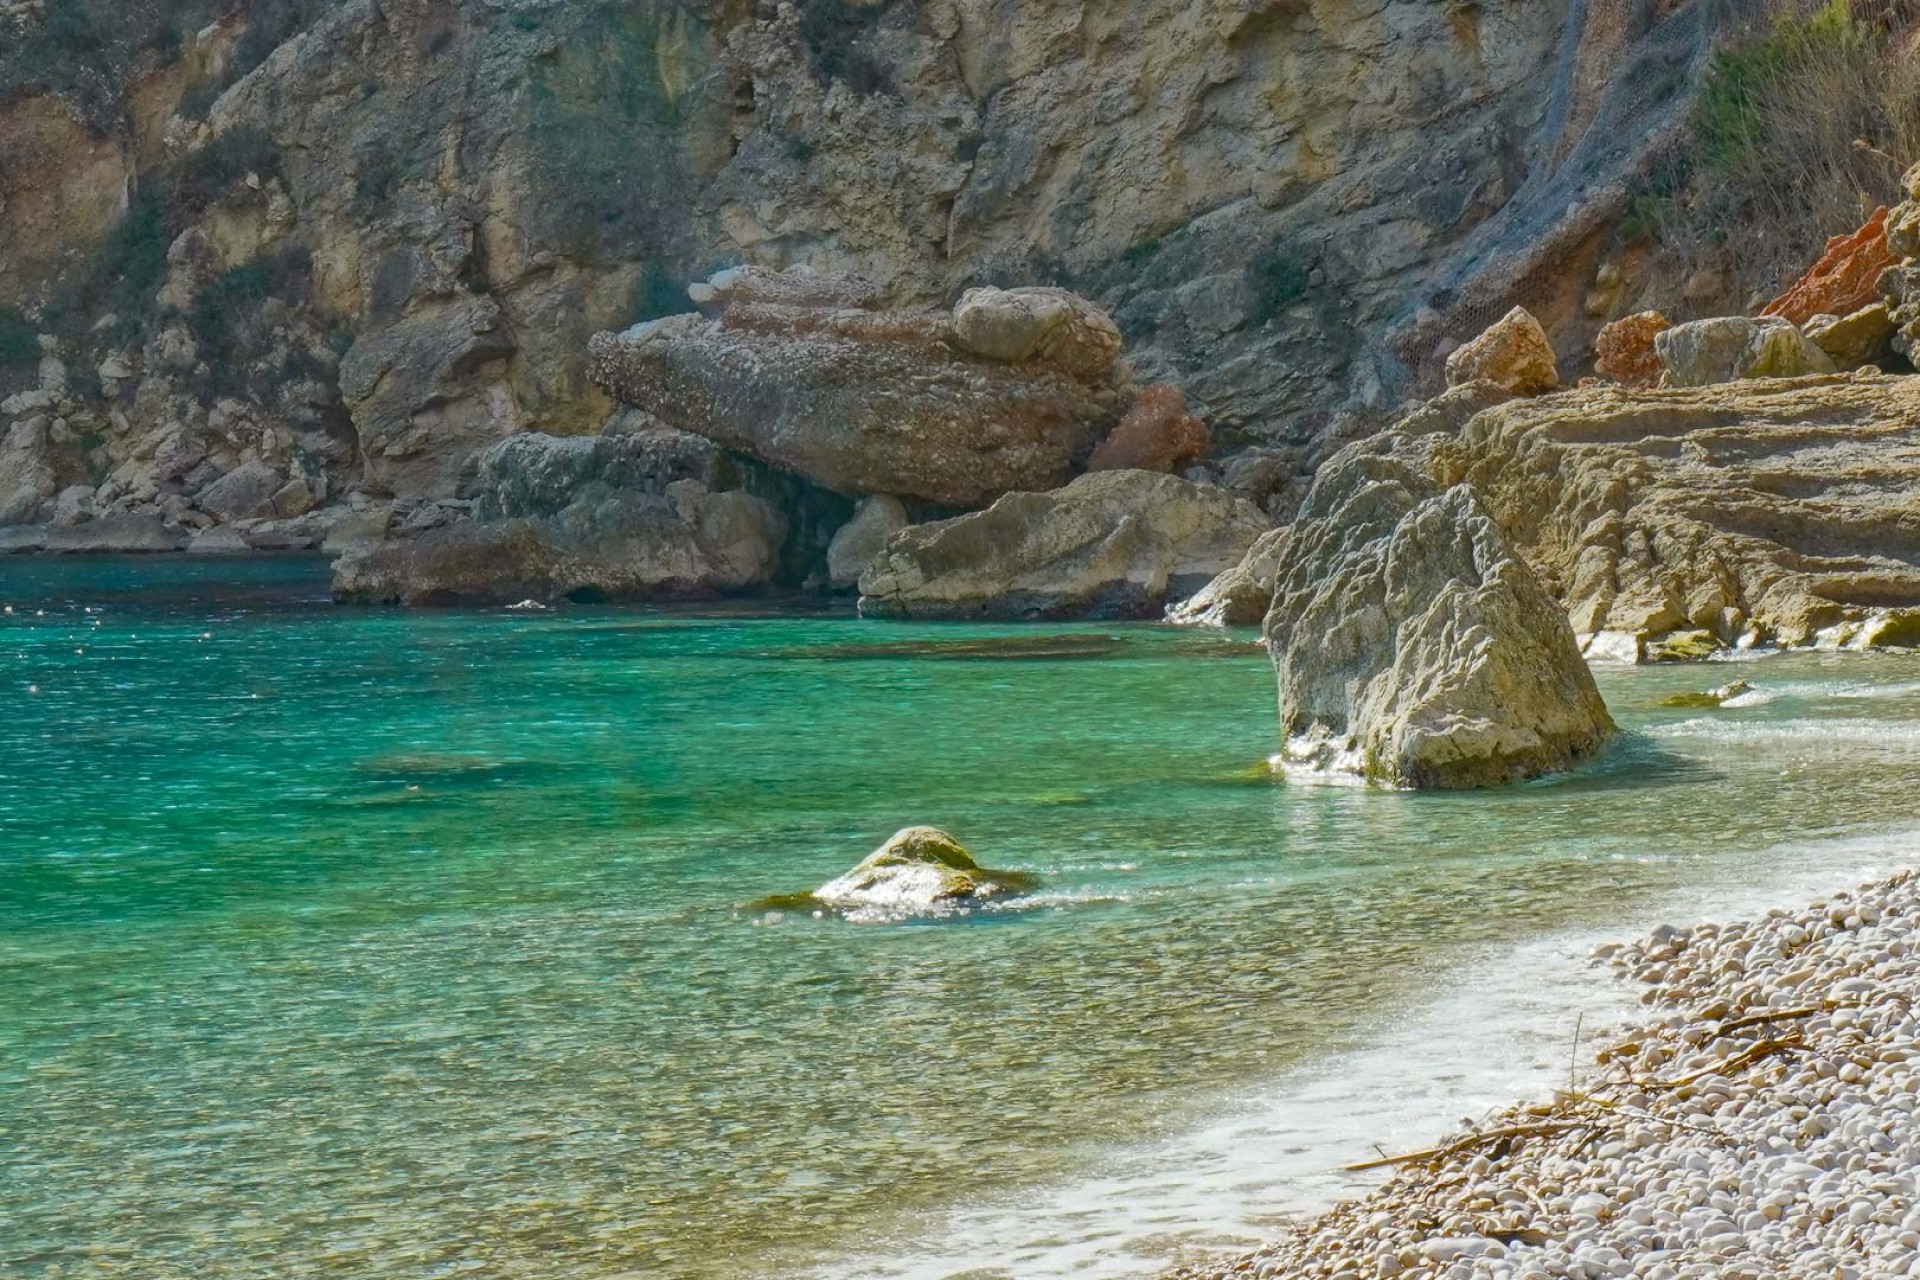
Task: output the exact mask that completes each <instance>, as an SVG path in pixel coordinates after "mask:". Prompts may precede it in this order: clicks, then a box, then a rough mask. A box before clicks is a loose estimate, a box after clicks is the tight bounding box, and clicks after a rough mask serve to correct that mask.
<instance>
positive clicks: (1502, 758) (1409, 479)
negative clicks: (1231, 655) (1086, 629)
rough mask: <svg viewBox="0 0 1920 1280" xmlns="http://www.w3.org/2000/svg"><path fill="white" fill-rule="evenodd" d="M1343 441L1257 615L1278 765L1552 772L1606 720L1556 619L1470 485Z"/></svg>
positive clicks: (1462, 779)
mask: <svg viewBox="0 0 1920 1280" xmlns="http://www.w3.org/2000/svg"><path fill="white" fill-rule="evenodd" d="M1396 449H1403V450H1406V451H1408V452H1410V453H1411V452H1413V450H1412V448H1411V441H1409V440H1408V438H1407V437H1400V436H1383V437H1376V438H1375V439H1373V440H1369V441H1363V442H1362V443H1360V444H1357V445H1353V446H1350V447H1349V448H1347V449H1345V450H1342V451H1341V452H1340V453H1339V454H1337V455H1335V456H1334V458H1333V459H1332V460H1330V461H1329V462H1328V463H1327V464H1326V466H1325V467H1324V468H1323V469H1322V470H1321V473H1320V475H1319V477H1318V478H1317V479H1316V480H1315V481H1314V485H1313V489H1312V491H1311V492H1310V493H1309V494H1308V495H1307V500H1306V502H1305V504H1304V505H1303V506H1302V508H1301V512H1300V519H1299V520H1298V521H1297V522H1296V523H1295V524H1294V526H1293V528H1292V531H1291V534H1290V536H1289V537H1288V539H1287V542H1286V547H1285V552H1284V555H1283V556H1282V558H1281V561H1280V564H1279V567H1278V572H1277V577H1276V581H1277V586H1276V588H1275V592H1274V598H1273V606H1272V609H1271V611H1270V612H1269V613H1268V615H1267V646H1268V650H1269V652H1270V653H1271V655H1272V658H1273V663H1274V668H1275V672H1276V675H1277V677H1278V681H1279V689H1280V721H1281V734H1282V738H1283V743H1284V745H1283V747H1282V751H1281V754H1280V757H1279V760H1278V763H1279V764H1281V765H1282V766H1283V767H1285V768H1288V769H1289V770H1300V771H1314V772H1329V771H1331V772H1345V773H1351V774H1357V775H1359V776H1360V777H1362V778H1366V779H1368V780H1371V781H1377V782H1384V783H1388V784H1390V785H1393V786H1401V787H1439V788H1461V787H1484V786H1491V785H1495V784H1499V783H1504V782H1513V781H1518V780H1520V779H1523V778H1530V777H1533V776H1536V775H1538V774H1543V773H1551V772H1554V771H1557V770H1561V769H1566V768H1568V767H1569V766H1571V765H1573V764H1575V763H1576V762H1578V761H1580V760H1581V759H1584V758H1585V757H1587V756H1590V755H1592V754H1593V753H1594V752H1595V751H1597V750H1598V749H1599V748H1600V746H1601V745H1602V744H1603V743H1604V742H1605V741H1606V740H1607V738H1608V736H1609V735H1611V734H1612V733H1613V729H1614V726H1613V721H1612V719H1611V718H1610V717H1609V716H1608V714H1607V709H1606V705H1605V703H1604V702H1602V701H1601V698H1600V692H1599V690H1598V689H1597V688H1596V687H1595V686H1594V682H1593V675H1592V673H1591V672H1590V671H1588V669H1587V665H1586V663H1585V661H1583V660H1582V658H1581V656H1580V651H1579V649H1578V648H1577V647H1576V645H1575V643H1574V637H1573V631H1572V629H1571V628H1570V627H1568V625H1567V620H1566V616H1565V614H1563V613H1562V612H1561V610H1560V608H1559V606H1558V605H1557V604H1555V602H1554V600H1553V598H1552V597H1551V596H1549V595H1548V594H1547V592H1546V590H1545V589H1544V588H1543V587H1542V586H1541V585H1540V583H1539V581H1538V580H1537V579H1536V578H1535V577H1534V574H1533V571H1532V570H1531V569H1529V568H1528V567H1527V565H1526V563H1525V562H1524V561H1522V560H1521V559H1520V557H1519V555H1518V554H1516V553H1515V552H1514V551H1513V549H1512V547H1511V546H1510V544H1509V543H1508V541H1507V539H1506V536H1505V535H1504V534H1503V533H1502V532H1501V530H1500V528H1499V526H1498V525H1497V524H1495V523H1494V521H1493V519H1492V517H1491V516H1489V515H1488V514H1487V511H1486V509H1485V507H1484V506H1483V505H1482V503H1481V501H1480V499H1479V498H1478V496H1476V495H1475V494H1474V492H1473V491H1472V490H1471V489H1469V488H1467V487H1466V486H1464V485H1457V486H1454V487H1452V488H1448V489H1442V488H1440V487H1439V486H1438V485H1436V484H1434V483H1433V482H1432V481H1431V480H1430V479H1429V478H1428V477H1427V476H1426V475H1424V474H1422V472H1421V471H1420V470H1419V469H1418V468H1417V467H1416V466H1414V465H1412V464H1411V463H1410V462H1409V461H1408V460H1406V459H1405V458H1403V457H1399V456H1395V451H1396Z"/></svg>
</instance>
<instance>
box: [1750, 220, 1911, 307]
mask: <svg viewBox="0 0 1920 1280" xmlns="http://www.w3.org/2000/svg"><path fill="white" fill-rule="evenodd" d="M1892 265H1893V252H1892V250H1890V249H1889V248H1888V247H1887V211H1886V210H1885V209H1884V208H1883V209H1880V210H1878V211H1876V212H1875V213H1874V215H1873V217H1871V218H1869V219H1868V220H1867V225H1866V226H1864V227H1861V228H1860V229H1859V230H1858V231H1856V232H1854V233H1853V234H1852V235H1846V236H1835V237H1834V238H1833V239H1831V240H1829V241H1827V250H1826V252H1825V253H1823V254H1821V255H1820V261H1818V262H1816V263H1814V264H1813V266H1812V268H1810V269H1809V270H1808V272H1807V274H1805V275H1803V276H1801V277H1800V278H1799V279H1798V280H1796V281H1794V283H1793V287H1792V288H1790V289H1788V290H1787V291H1786V292H1785V293H1783V294H1781V295H1780V296H1779V297H1777V298H1775V299H1774V300H1773V301H1772V302H1769V303H1768V304H1767V305H1766V306H1765V307H1764V308H1763V309H1762V310H1761V312H1760V314H1762V315H1768V316H1781V317H1784V318H1785V319H1788V320H1791V321H1793V323H1795V324H1805V323H1806V322H1807V321H1809V320H1811V319H1813V317H1815V316H1850V315H1852V314H1853V313H1854V312H1856V311H1858V310H1860V309H1861V308H1862V307H1868V306H1872V305H1873V304H1874V303H1876V302H1878V301H1879V300H1880V291H1879V290H1878V289H1877V288H1875V282H1876V281H1878V280H1879V279H1880V273H1881V272H1882V271H1885V270H1886V269H1887V268H1888V267H1890V266H1892Z"/></svg>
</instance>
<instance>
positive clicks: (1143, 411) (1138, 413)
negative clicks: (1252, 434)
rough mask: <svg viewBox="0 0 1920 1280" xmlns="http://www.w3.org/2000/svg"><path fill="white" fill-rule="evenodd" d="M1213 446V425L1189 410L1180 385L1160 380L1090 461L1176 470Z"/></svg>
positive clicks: (1098, 467) (1096, 465) (1097, 467)
mask: <svg viewBox="0 0 1920 1280" xmlns="http://www.w3.org/2000/svg"><path fill="white" fill-rule="evenodd" d="M1206 451H1207V426H1206V424H1205V423H1204V422H1202V421H1200V419H1198V418H1196V417H1194V416H1193V415H1192V414H1191V413H1188V412H1187V397H1186V396H1185V395H1183V394H1182V393H1181V391H1180V388H1178V387H1175V386H1172V385H1170V384H1168V383H1165V382H1156V383H1154V384H1152V385H1151V386H1149V387H1147V388H1146V389H1145V390H1143V391H1142V392H1141V393H1140V396H1139V398H1138V399H1137V400H1135V401H1134V402H1133V407H1132V408H1131V409H1128V410H1127V412H1126V416H1125V417H1123V418H1121V419H1120V422H1119V425H1117V426H1115V427H1114V429H1113V432H1112V434H1110V435H1108V436H1107V438H1106V439H1105V440H1102V441H1101V442H1100V447H1099V448H1097V449H1095V450H1094V451H1093V457H1092V458H1091V459H1089V460H1088V462H1087V470H1089V471H1126V470H1131V471H1160V472H1166V473H1168V474H1171V473H1172V472H1175V471H1178V470H1179V469H1180V468H1181V467H1184V466H1186V465H1187V464H1188V463H1190V462H1193V461H1195V460H1196V459H1198V458H1199V457H1200V455H1202V454H1204V453H1205V452H1206Z"/></svg>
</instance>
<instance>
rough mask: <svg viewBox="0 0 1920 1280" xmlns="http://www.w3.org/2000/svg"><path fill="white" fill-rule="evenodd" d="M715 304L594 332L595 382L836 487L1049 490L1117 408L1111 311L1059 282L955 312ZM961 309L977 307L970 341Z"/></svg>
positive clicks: (938, 493)
mask: <svg viewBox="0 0 1920 1280" xmlns="http://www.w3.org/2000/svg"><path fill="white" fill-rule="evenodd" d="M794 274H796V275H798V276H800V277H801V280H802V282H803V283H806V282H811V281H812V280H813V276H812V273H810V272H796V273H794ZM711 306H712V307H714V308H715V309H716V314H715V315H714V316H712V317H711V318H704V317H702V316H698V315H685V316H673V317H669V318H667V319H664V320H657V321H652V322H649V323H647V324H643V325H639V326H636V327H635V328H633V329H630V330H628V331H627V332H626V333H622V334H600V335H598V336H596V337H595V338H594V340H593V376H594V378H595V380H596V381H598V382H599V383H600V385H601V386H603V387H605V388H606V389H607V390H608V391H609V392H610V393H611V394H613V395H614V396H615V397H616V398H618V399H619V400H621V401H623V402H625V403H627V404H630V405H634V406H636V407H638V408H641V409H644V410H646V411H647V412H648V413H651V414H652V415H654V416H655V417H657V418H659V419H660V420H662V421H663V422H666V423H668V424H669V425H671V426H674V427H678V428H680V429H682V430H686V431H692V432H694V433H696V434H698V435H701V436H705V437H706V438H708V439H710V440H714V441H716V442H718V443H720V444H722V445H724V446H726V447H727V448H730V449H738V450H740V451H741V452H743V453H746V454H748V455H750V456H752V457H755V458H758V459H760V460H761V461H763V462H766V463H769V464H771V465H773V466H776V467H780V468H783V469H785V470H789V471H793V472H795V473H797V474H799V475H801V476H804V477H805V478H806V479H808V480H810V481H812V482H813V483H815V484H819V485H822V486H824V487H826V488H828V489H832V490H835V491H836V492H840V493H845V494H852V495H860V494H872V493H890V494H894V495H896V496H899V497H903V498H919V499H922V500H925V501H928V502H933V503H938V504H942V505H947V506H959V507H966V506H975V505H979V504H981V503H984V502H990V501H992V500H993V499H994V498H996V497H998V496H999V495H1001V494H1002V493H1006V492H1008V491H1010V490H1015V489H1047V488H1051V487H1053V486H1054V485H1057V484H1060V483H1063V482H1064V481H1065V480H1066V479H1067V478H1068V477H1069V476H1070V475H1071V474H1072V472H1073V470H1074V467H1075V465H1076V464H1077V463H1078V462H1080V461H1082V460H1084V459H1085V457H1086V455H1087V453H1088V452H1089V451H1090V450H1091V449H1092V447H1093V443H1094V441H1095V440H1096V439H1098V438H1099V436H1100V435H1101V433H1102V432H1103V431H1105V430H1106V429H1108V428H1109V427H1111V426H1112V425H1113V423H1114V422H1115V421H1116V420H1117V419H1118V418H1119V416H1120V413H1121V410H1122V408H1123V407H1124V403H1125V395H1124V392H1123V390H1122V388H1121V386H1120V381H1119V377H1120V374H1119V370H1118V369H1117V368H1116V363H1115V362H1116V360H1117V357H1118V354H1119V350H1118V347H1119V336H1118V333H1117V332H1116V331H1114V330H1113V327H1112V323H1111V321H1107V320H1106V318H1105V317H1104V316H1103V315H1101V314H1100V313H1099V312H1098V311H1097V310H1095V309H1094V308H1092V307H1090V306H1089V305H1088V304H1086V303H1085V302H1082V301H1080V300H1078V299H1073V298H1072V297H1071V295H1067V294H1063V293H1061V292H1060V291H1059V290H1051V289H1049V290H1036V291H1019V290H1016V291H1002V290H975V291H971V292H969V293H968V294H967V295H966V297H965V298H964V299H963V300H962V303H961V306H960V307H959V308H956V310H955V311H954V312H953V313H948V312H945V311H937V310H932V309H917V310H907V311H879V310H866V309H861V308H857V307H848V306H809V305H802V304H798V303H771V302H761V301H758V300H757V299H755V298H754V297H752V296H751V294H749V295H748V296H747V297H746V298H745V300H741V299H738V298H736V297H733V296H731V295H730V293H719V294H718V295H717V296H716V298H715V300H714V302H713V303H712V304H711ZM961 315H968V316H971V317H973V319H972V322H971V331H972V333H973V337H972V338H971V339H965V340H963V339H962V337H961V335H960V332H959V321H958V319H957V317H959V316H961ZM982 352H988V353H990V354H982Z"/></svg>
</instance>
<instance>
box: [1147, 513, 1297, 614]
mask: <svg viewBox="0 0 1920 1280" xmlns="http://www.w3.org/2000/svg"><path fill="white" fill-rule="evenodd" d="M1291 536H1292V530H1291V528H1280V529H1270V530H1268V531H1267V532H1266V533H1263V534H1261V535H1260V537H1259V540H1258V541H1256V542H1255V543H1254V544H1253V545H1252V546H1251V547H1249V548H1247V554H1246V555H1245V556H1243V557H1242V558H1241V560H1240V563H1239V564H1237V565H1235V566H1233V568H1231V569H1228V570H1227V571H1226V572H1225V573H1223V574H1221V575H1220V576H1219V577H1217V578H1215V579H1214V580H1213V581H1212V582H1209V583H1208V584H1207V585H1206V586H1204V587H1202V588H1200V590H1199V591H1197V592H1195V593H1194V594H1193V595H1191V596H1189V597H1188V598H1187V599H1185V600H1182V601H1180V603H1178V604H1176V605H1174V606H1172V607H1171V608H1169V609H1168V610H1167V621H1168V622H1175V623H1179V624H1180V625H1182V626H1193V627H1252V626H1258V625H1259V624H1260V621H1261V620H1262V619H1263V618H1265V617H1266V616H1267V609H1268V608H1269V606H1271V605H1272V604H1273V588H1274V583H1275V580H1276V579H1277V578H1278V577H1279V574H1280V565H1281V562H1282V561H1284V560H1285V559H1286V554H1287V542H1288V539H1289V538H1290V537H1291Z"/></svg>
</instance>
